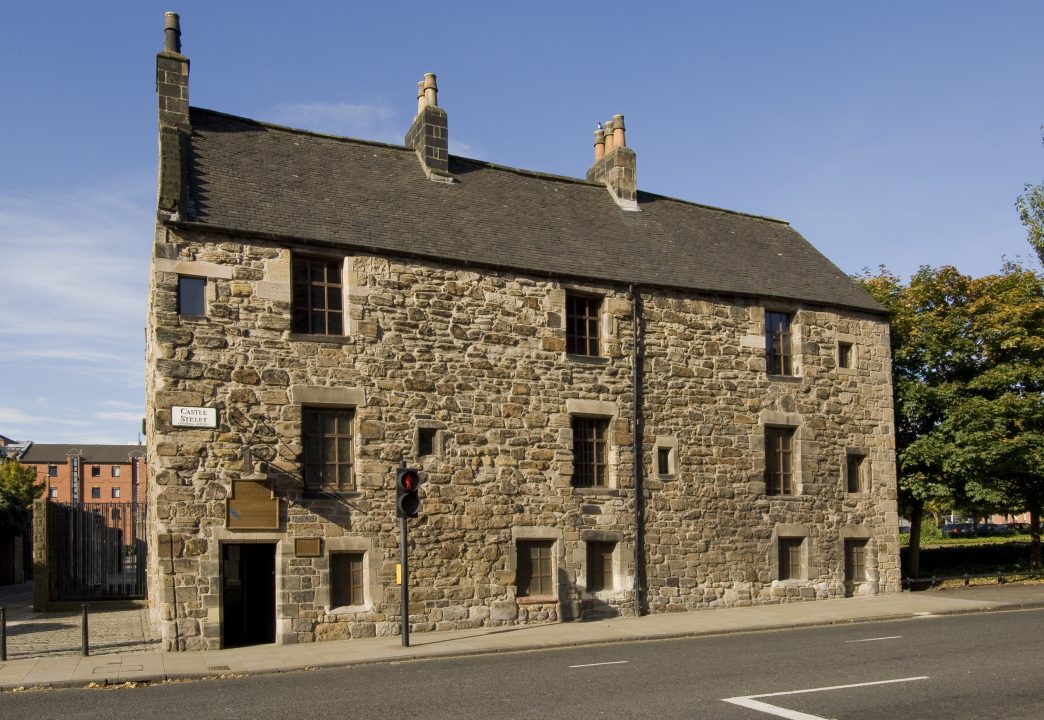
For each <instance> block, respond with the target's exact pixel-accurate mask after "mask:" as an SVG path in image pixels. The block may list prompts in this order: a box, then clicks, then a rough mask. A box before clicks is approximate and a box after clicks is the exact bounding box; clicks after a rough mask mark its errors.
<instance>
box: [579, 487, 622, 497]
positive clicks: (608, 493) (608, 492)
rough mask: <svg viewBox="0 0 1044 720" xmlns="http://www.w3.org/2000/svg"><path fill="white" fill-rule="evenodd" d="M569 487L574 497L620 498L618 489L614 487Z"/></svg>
mask: <svg viewBox="0 0 1044 720" xmlns="http://www.w3.org/2000/svg"><path fill="white" fill-rule="evenodd" d="M570 487H571V488H572V489H573V494H574V495H595V496H598V495H601V496H604V497H619V496H620V490H619V488H614V487H576V486H574V485H571V486H570Z"/></svg>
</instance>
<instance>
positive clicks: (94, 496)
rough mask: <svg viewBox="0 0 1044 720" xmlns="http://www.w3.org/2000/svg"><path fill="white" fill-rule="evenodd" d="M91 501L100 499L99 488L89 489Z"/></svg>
mask: <svg viewBox="0 0 1044 720" xmlns="http://www.w3.org/2000/svg"><path fill="white" fill-rule="evenodd" d="M91 499H92V500H100V499H101V488H100V487H92V488H91Z"/></svg>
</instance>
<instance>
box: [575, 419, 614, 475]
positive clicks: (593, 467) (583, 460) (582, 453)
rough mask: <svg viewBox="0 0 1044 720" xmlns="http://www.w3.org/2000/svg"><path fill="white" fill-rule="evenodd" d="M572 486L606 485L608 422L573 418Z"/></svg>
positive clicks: (605, 420)
mask: <svg viewBox="0 0 1044 720" xmlns="http://www.w3.org/2000/svg"><path fill="white" fill-rule="evenodd" d="M572 424H573V486H574V487H605V486H606V485H608V475H609V473H608V455H609V453H608V444H607V442H606V436H607V435H608V434H609V420H608V419H607V418H592V417H580V416H576V415H574V416H573V423H572Z"/></svg>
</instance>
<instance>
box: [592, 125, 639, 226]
mask: <svg viewBox="0 0 1044 720" xmlns="http://www.w3.org/2000/svg"><path fill="white" fill-rule="evenodd" d="M594 148H595V151H594V153H595V158H594V164H593V165H591V168H590V169H589V170H588V171H587V179H588V181H589V182H599V183H602V184H603V185H605V186H606V187H607V188H608V189H609V194H610V195H611V196H612V198H613V200H614V201H616V204H617V205H619V206H620V208H621V209H622V210H638V209H639V208H638V178H637V156H636V155H635V154H634V150H632V149H631V148H629V147H627V141H626V139H625V136H624V118H623V115H614V116H613V119H612V120H610V121H608V122H607V123H606V124H605V128H604V129H603V128H602V124H601V123H599V124H598V129H597V130H595V140H594Z"/></svg>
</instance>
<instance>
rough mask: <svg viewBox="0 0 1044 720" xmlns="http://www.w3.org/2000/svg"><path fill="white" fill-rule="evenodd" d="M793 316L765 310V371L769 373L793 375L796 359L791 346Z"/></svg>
mask: <svg viewBox="0 0 1044 720" xmlns="http://www.w3.org/2000/svg"><path fill="white" fill-rule="evenodd" d="M793 320H794V318H793V316H792V315H789V314H787V313H781V312H770V311H767V310H766V311H765V371H766V372H767V373H768V374H769V375H793V374H794V361H793V352H792V350H791V346H790V326H791V324H792V323H793Z"/></svg>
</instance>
